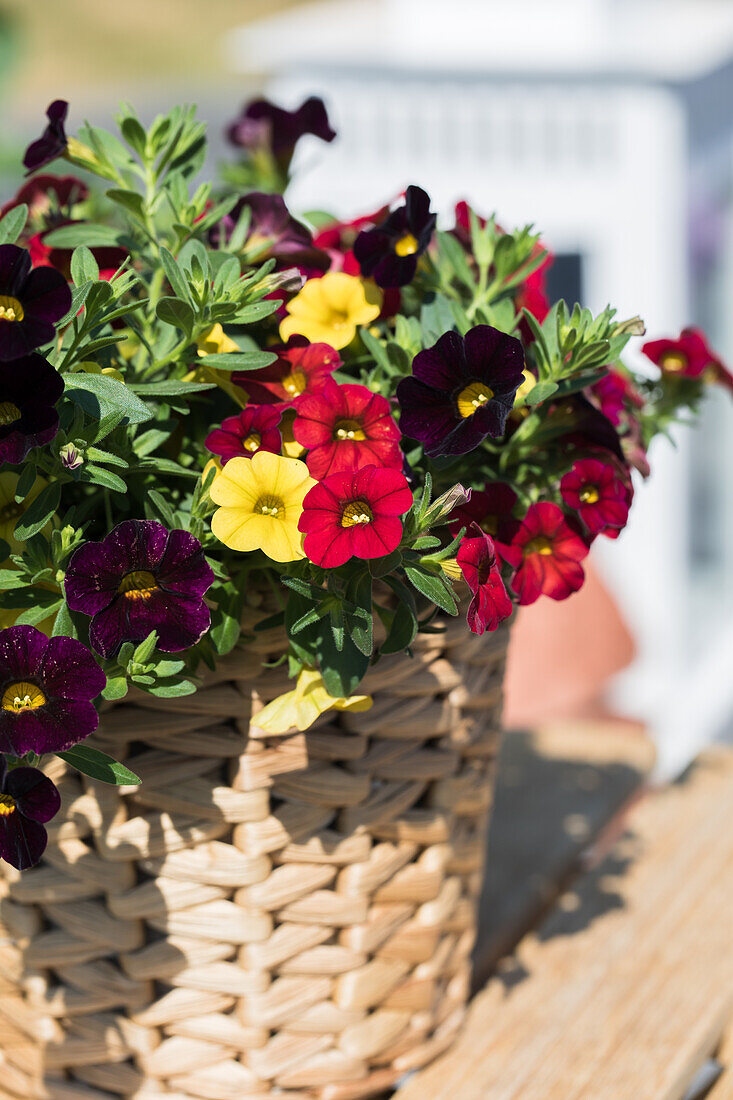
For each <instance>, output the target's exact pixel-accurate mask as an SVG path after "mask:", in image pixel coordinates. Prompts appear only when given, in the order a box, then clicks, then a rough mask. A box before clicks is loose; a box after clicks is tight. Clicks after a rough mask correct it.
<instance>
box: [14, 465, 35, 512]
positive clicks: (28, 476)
mask: <svg viewBox="0 0 733 1100" xmlns="http://www.w3.org/2000/svg"><path fill="white" fill-rule="evenodd" d="M35 483H36V467H35V465H34V464H33V463H32V462H26V464H25V466H24V467H23V469H22V471H21V474H20V477H19V478H18V484H17V485H16V486H15V499H16V501H17V503H18V504H20V502H21V501H22V500H25V498H26V497H27V496H28V494H29V493H30V491H31V489H32V488H33V486H34V485H35Z"/></svg>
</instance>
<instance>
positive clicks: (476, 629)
mask: <svg viewBox="0 0 733 1100" xmlns="http://www.w3.org/2000/svg"><path fill="white" fill-rule="evenodd" d="M456 561H457V562H458V565H459V566H460V568H461V572H462V573H463V577H464V580H465V581H466V584H467V585H468V587H469V588H470V589H471V591H472V592H473V599H472V600H471V602H470V604H469V605H468V612H467V614H466V621H467V622H468V627H469V629H470V630H471V631H473V633H474V634H483V633H484V631H485V630H496V628H497V627H498V625H499V623H501V622H503V621H504V619H508V618H509V616H510V615H511V613H512V610H513V607H512V601H511V600H510V598H509V596H508V594H507V590H506V588H505V587H504V581H503V580H502V579H501V573H500V572H499V567H498V565H497V564H496V554H495V552H494V543H493V541H492V539H491V538H490V536H489V535H487V534H485V532H483V531H481V530H480V529H479V528H478V527H477V526H476V524H473V526H472V527H471V528H470V529H469V536H468V538H464V539H463V541H462V542H461V545H460V548H459V550H458V553H457V554H456Z"/></svg>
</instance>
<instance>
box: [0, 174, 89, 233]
mask: <svg viewBox="0 0 733 1100" xmlns="http://www.w3.org/2000/svg"><path fill="white" fill-rule="evenodd" d="M88 197H89V188H88V187H87V185H86V184H85V183H84V181H83V180H80V179H77V178H76V176H54V175H53V174H52V173H51V172H44V173H42V174H41V175H38V176H33V177H32V178H31V179H29V180H26V182H25V183H24V184H23V186H22V187H21V188H19V190H18V191H16V193H15V195H14V196H13V198H12V199H9V200H8V202H6V203H5V205H4V206H3V207H2V209H1V210H0V217H3V218H4V217H5V215H6V214H7V213H8V211H10V210H13V209H14V207H16V206H22V205H23V203H25V204H26V205H27V207H28V218H29V221H30V222H31V224H33V225H35V224H36V223H37V222H39V221H42V226H41V227H42V228H46V229H47V228H48V225H49V223H48V222H47V221H46V219H47V217H48V216H49V215H52V214H53V211H54V210H58V211H68V210H69V209H70V208H71V207H72V206H73V205H74V204H75V203H77V202H83V201H84V200H85V199H87V198H88Z"/></svg>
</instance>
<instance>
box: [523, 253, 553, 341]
mask: <svg viewBox="0 0 733 1100" xmlns="http://www.w3.org/2000/svg"><path fill="white" fill-rule="evenodd" d="M541 252H546V253H547V254H546V256H545V258H544V260H543V261H542V263H541V264H540V266H539V267H538V268H536V270H535V271H533V272H532V274H531V275H528V276H527V278H526V279H525V280H524V282H523V283H520V284H519V287H518V289H517V296H516V298H515V300H514V305H515V307H516V309H517V311H518V312H519V311H521V310H522V309H528V310H529V312H530V313H531V314H532V316H533V317H536V319H537V320H538V321H539V322H540V324H542V322H543V321H544V319H545V317H547V314H548V313H549V312H550V299H549V297H548V294H547V272H548V271H549V269H550V267H551V266H552V264H553V263H554V260H555V257H554V256H553V255H552V253H551V252H548V251H547V250H546V248H545V246H544V244H542V243H541V242H540V241H538V242H537V244H536V245H535V246H534V248H533V249H532V254H531V256H530V260H534V259H535V257H536V256H538V255H539V254H540V253H541ZM522 320H523V323H524V324H525V326H526V328H527V333H528V335H529V337H530V338H531V339H533V337H532V334H531V331H530V329H529V325H527V323H526V321H524V318H523V319H522Z"/></svg>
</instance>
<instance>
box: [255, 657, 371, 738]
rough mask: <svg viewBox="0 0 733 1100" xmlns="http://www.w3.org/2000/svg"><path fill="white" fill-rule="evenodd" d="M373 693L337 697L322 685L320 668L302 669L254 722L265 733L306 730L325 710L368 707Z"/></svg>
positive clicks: (256, 716) (258, 714)
mask: <svg viewBox="0 0 733 1100" xmlns="http://www.w3.org/2000/svg"><path fill="white" fill-rule="evenodd" d="M371 705H372V697H371V695H352V696H350V697H349V698H348V699H344V698H341V699H334V697H333V695H329V694H328V692H327V691H326V689H325V687H324V686H323V679H322V677H321V674H320V672H317V671H316V670H315V669H310V668H307V669H303V671H302V672H301V673H300V675H299V676H298V682H297V684H296V686H295V688H294V689H293V690H292V691H287V692H286V693H285V694H284V695H279V696H278V697H277V699H273V700H272V702H271V703H268V704H267V706H266V707H263V708H262V710H261V711H259V712H258V713H257V714H256V715H255V716H254V718H253V720H252V724H253V725H254V726H257V728H258V729H261V730H264V731H265V733H286V732H287V731H288V730H290V729H299V730H307V729H308V727H309V726H312V725H313V723H314V722H315V720H316V718H317V717H318V715H319V714H323V712H324V711H325V710H357V711H360V710H369V708H370V707H371Z"/></svg>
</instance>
